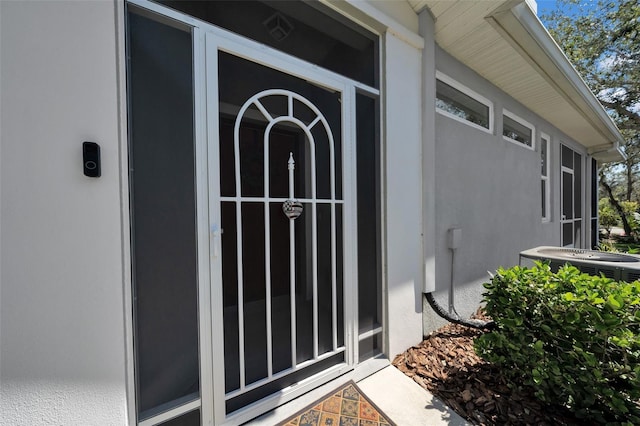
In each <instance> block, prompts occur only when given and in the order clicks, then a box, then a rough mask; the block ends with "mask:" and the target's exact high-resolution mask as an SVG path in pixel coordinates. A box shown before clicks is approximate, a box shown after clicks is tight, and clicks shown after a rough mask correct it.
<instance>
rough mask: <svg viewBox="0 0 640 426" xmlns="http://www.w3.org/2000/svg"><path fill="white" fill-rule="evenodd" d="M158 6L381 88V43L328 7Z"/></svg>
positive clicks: (226, 2) (269, 2)
mask: <svg viewBox="0 0 640 426" xmlns="http://www.w3.org/2000/svg"><path fill="white" fill-rule="evenodd" d="M156 1H157V2H158V3H162V4H164V5H166V6H169V7H171V8H173V9H176V10H179V11H181V12H184V13H187V14H189V15H191V16H194V17H196V18H198V19H202V20H203V21H206V22H209V23H211V24H214V25H217V26H219V27H222V28H224V29H226V30H229V31H232V32H234V33H236V34H240V35H243V36H245V37H247V38H250V39H252V40H255V41H257V42H260V43H263V44H266V45H267V46H270V47H273V48H274V49H278V50H280V51H282V52H285V53H288V54H290V55H293V56H295V57H297V58H300V59H303V60H305V61H308V62H311V63H313V64H316V65H319V66H321V67H323V68H326V69H328V70H331V71H334V72H336V73H338V74H340V75H343V76H345V77H349V78H351V79H353V80H355V81H358V82H360V83H363V84H366V85H367V86H371V87H375V88H378V87H379V76H378V74H379V71H378V65H377V64H378V37H377V36H376V35H375V34H373V33H371V32H369V31H367V30H365V29H363V28H361V27H357V26H356V25H354V24H353V23H352V22H350V21H349V20H348V19H346V18H345V17H344V16H342V15H340V14H338V13H336V12H334V11H333V10H331V9H329V8H326V7H324V6H323V5H322V4H316V3H314V2H303V1H292V0H288V1H273V0H264V1H256V0H243V1H233V0H216V1H202V0H200V1H177V0H156ZM310 46H313V47H312V48H310Z"/></svg>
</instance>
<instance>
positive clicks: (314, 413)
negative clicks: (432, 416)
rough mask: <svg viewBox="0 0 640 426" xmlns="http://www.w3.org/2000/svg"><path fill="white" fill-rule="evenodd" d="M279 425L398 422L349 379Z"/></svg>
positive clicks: (368, 425) (386, 425)
mask: <svg viewBox="0 0 640 426" xmlns="http://www.w3.org/2000/svg"><path fill="white" fill-rule="evenodd" d="M279 426H395V423H393V422H392V421H391V420H389V418H388V417H386V415H385V414H384V413H383V412H382V411H381V410H380V409H379V408H378V407H376V405H375V404H374V403H373V402H371V401H370V400H369V398H367V397H366V396H365V394H364V393H363V392H362V391H361V390H360V388H358V386H357V385H356V384H355V383H354V382H353V381H350V382H348V383H347V384H345V385H342V386H340V387H339V388H338V389H336V390H334V391H333V392H331V393H330V394H328V395H326V396H324V397H323V398H320V399H319V400H318V401H316V402H314V403H313V404H311V405H309V406H307V407H306V408H304V409H303V410H302V411H299V412H298V413H297V414H295V415H294V416H292V417H290V418H288V419H287V420H285V421H284V422H282V423H280V424H279Z"/></svg>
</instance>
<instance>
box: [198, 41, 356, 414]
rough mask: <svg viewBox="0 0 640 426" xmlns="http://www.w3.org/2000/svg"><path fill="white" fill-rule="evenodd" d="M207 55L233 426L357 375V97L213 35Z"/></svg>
mask: <svg viewBox="0 0 640 426" xmlns="http://www.w3.org/2000/svg"><path fill="white" fill-rule="evenodd" d="M206 47H207V50H206V51H207V87H208V89H209V92H208V99H207V109H208V126H209V134H210V136H209V149H210V150H212V151H213V155H212V156H210V164H209V170H210V173H214V174H216V176H215V178H216V179H219V182H214V184H212V185H210V191H211V194H210V204H211V206H212V213H211V217H212V235H213V239H214V240H215V241H214V242H213V244H214V247H213V250H212V252H213V259H214V260H213V268H212V271H213V275H214V276H213V277H212V303H213V311H212V312H213V314H212V315H213V318H212V320H213V324H214V330H213V336H214V341H213V344H214V345H216V344H220V345H223V352H224V361H223V364H224V366H223V369H224V374H223V377H224V395H225V396H224V400H225V411H226V414H227V415H229V414H230V413H233V412H234V411H236V410H239V409H241V408H244V407H247V406H248V405H250V404H252V403H254V402H256V401H259V400H261V399H262V398H265V397H267V396H269V395H272V394H274V393H277V392H279V391H281V390H283V389H285V388H290V387H295V385H296V384H297V383H300V382H303V381H304V380H305V379H307V378H309V377H311V376H313V377H314V380H315V379H317V378H318V377H320V380H321V378H322V376H323V374H325V373H326V374H327V379H326V380H329V379H330V378H331V377H329V375H330V372H331V371H332V368H333V369H334V370H335V369H336V368H338V369H339V368H342V369H343V371H344V368H345V366H347V363H348V359H347V356H348V354H347V346H349V345H347V344H346V343H345V326H344V324H345V318H344V300H343V299H344V297H343V294H344V291H343V283H344V275H345V260H344V259H345V250H346V247H345V246H346V244H345V240H346V239H348V238H346V237H345V236H346V235H348V234H349V224H348V222H349V221H348V219H347V215H348V214H350V212H351V211H352V210H351V209H352V205H351V204H350V203H349V199H348V191H349V189H348V188H346V187H345V185H344V182H346V179H345V175H346V173H345V172H346V171H347V170H349V169H350V168H351V166H350V165H349V163H348V162H349V161H350V160H349V158H345V155H344V153H345V152H348V151H349V149H348V147H347V146H346V145H347V144H348V142H345V141H344V140H343V139H344V135H346V134H348V129H349V125H348V122H346V121H347V117H349V116H350V115H349V111H348V108H349V106H350V105H352V100H351V98H350V96H351V95H349V93H355V91H352V92H349V93H348V91H347V90H345V88H346V87H347V86H346V85H345V83H344V82H340V81H339V80H335V81H334V80H331V79H329V78H326V76H323V75H322V74H321V73H320V74H317V75H315V74H313V75H312V74H308V73H306V72H305V71H304V69H303V68H300V67H297V66H296V63H295V61H293V62H288V61H287V59H286V56H285V55H278V56H281V57H279V58H277V59H274V58H272V57H271V56H269V55H263V54H261V52H259V51H255V50H252V49H251V48H250V47H248V46H246V45H243V44H242V43H240V44H238V45H236V44H234V43H232V42H230V41H226V40H224V39H220V38H216V37H215V36H214V35H212V34H208V35H207V39H206ZM248 58H251V59H248ZM285 70H286V71H285ZM216 92H217V93H216ZM216 110H217V111H216ZM218 170H219V173H216V172H214V171H218ZM214 180H215V179H214ZM347 245H348V244H347ZM216 304H217V308H218V309H216ZM216 330H217V332H216ZM216 335H217V336H218V339H220V340H221V341H219V342H218V341H217V339H216ZM215 368H220V369H222V367H221V366H218V367H216V365H215V359H214V369H215ZM214 376H215V374H214ZM333 377H335V375H334V376H333ZM214 386H220V384H217V383H215V379H214Z"/></svg>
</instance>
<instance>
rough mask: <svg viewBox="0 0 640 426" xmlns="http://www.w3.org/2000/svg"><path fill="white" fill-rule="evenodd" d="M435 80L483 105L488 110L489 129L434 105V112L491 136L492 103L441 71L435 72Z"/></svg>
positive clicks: (492, 121) (492, 120)
mask: <svg viewBox="0 0 640 426" xmlns="http://www.w3.org/2000/svg"><path fill="white" fill-rule="evenodd" d="M436 80H440V81H441V82H443V83H445V84H447V85H448V86H451V87H453V88H454V89H455V90H457V91H459V92H461V93H462V94H464V95H466V96H468V97H470V98H472V99H473V100H475V101H477V102H480V103H481V104H483V105H485V106H486V107H487V108H489V117H488V124H489V127H488V128H487V127H484V126H481V125H479V124H476V123H473V122H471V121H469V120H466V119H464V118H462V117H460V116H457V115H455V114H452V113H450V112H448V111H445V110H443V109H442V108H438V106H437V105H436V112H438V113H440V114H442V115H444V116H446V117H449V118H452V119H454V120H456V121H459V122H461V123H464V124H466V125H468V126H471V127H473V128H475V129H479V130H482V131H483V132H487V133H490V134H493V128H494V125H493V123H494V107H493V102H492V101H490V100H489V99H487V98H485V97H484V96H482V95H481V94H479V93H477V92H475V91H474V90H472V89H470V88H468V87H467V86H465V85H464V84H462V83H460V82H458V81H456V80H454V79H453V78H451V77H449V76H448V75H446V74H444V73H443V72H441V71H438V70H436ZM435 99H436V100H437V99H438V90H437V87H436V98H435Z"/></svg>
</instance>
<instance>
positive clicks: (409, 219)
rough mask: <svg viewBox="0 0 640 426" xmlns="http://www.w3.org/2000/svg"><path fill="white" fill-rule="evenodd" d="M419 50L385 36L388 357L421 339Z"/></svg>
mask: <svg viewBox="0 0 640 426" xmlns="http://www.w3.org/2000/svg"><path fill="white" fill-rule="evenodd" d="M421 55H422V51H421V49H417V48H415V47H412V46H410V45H408V44H407V43H405V42H404V41H402V40H400V39H398V38H396V37H395V36H393V35H391V34H390V33H387V34H386V35H385V61H384V70H385V77H384V78H385V85H386V87H385V88H384V90H385V97H384V102H385V115H386V118H385V126H386V138H385V155H386V173H385V176H386V182H385V189H386V203H385V209H386V211H385V214H386V221H385V226H386V259H387V264H386V272H387V286H388V323H387V324H388V334H389V354H388V355H389V356H390V357H391V359H393V357H394V356H395V355H396V354H398V353H400V352H403V351H404V350H406V349H407V348H408V347H410V346H411V345H414V344H416V343H418V342H420V340H421V339H422V315H421V311H422V287H423V280H424V271H423V254H422V252H423V247H422V235H421V232H422V185H421V182H422V146H421V145H422V136H421V134H422V133H421V132H422V120H421V117H420V114H421V94H420V93H421V92H420V89H421V87H422V83H421V75H422V74H421V73H422V57H421Z"/></svg>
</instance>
